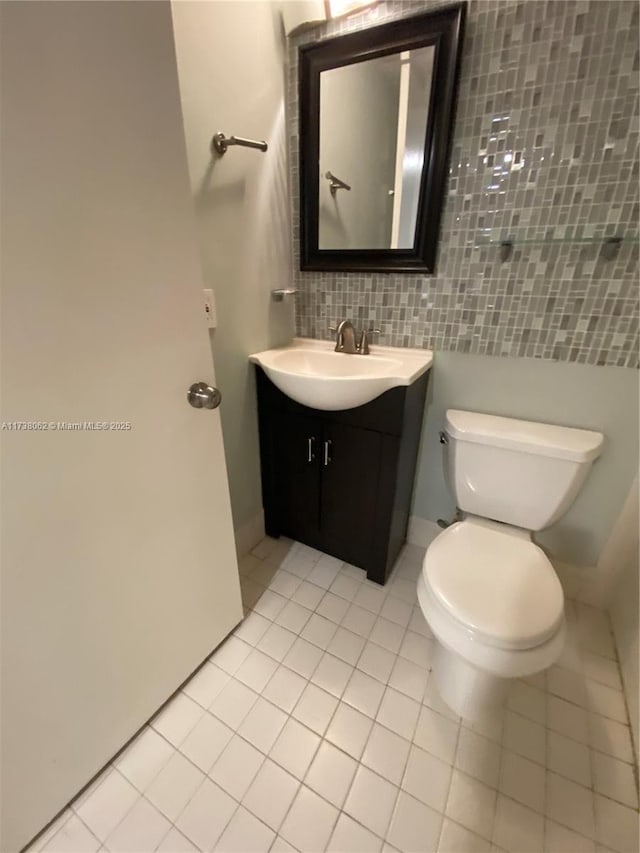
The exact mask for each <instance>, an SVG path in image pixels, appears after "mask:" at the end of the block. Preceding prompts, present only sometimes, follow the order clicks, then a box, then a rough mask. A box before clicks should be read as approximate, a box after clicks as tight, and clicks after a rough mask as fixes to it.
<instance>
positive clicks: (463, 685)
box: [433, 643, 513, 720]
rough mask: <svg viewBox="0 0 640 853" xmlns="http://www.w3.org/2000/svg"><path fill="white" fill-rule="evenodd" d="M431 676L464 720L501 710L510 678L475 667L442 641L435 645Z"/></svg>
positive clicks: (447, 700)
mask: <svg viewBox="0 0 640 853" xmlns="http://www.w3.org/2000/svg"><path fill="white" fill-rule="evenodd" d="M433 677H434V678H435V684H436V687H437V688H438V692H439V694H440V696H441V697H442V699H443V700H444V701H445V702H446V704H447V705H448V706H449V707H450V708H451V710H452V711H454V713H456V714H457V715H458V716H460V717H464V718H465V719H467V720H478V719H480V718H482V717H486V716H487V715H491V714H498V713H501V712H502V708H503V707H504V703H505V701H506V699H507V695H508V693H509V688H510V686H511V683H512V681H513V679H511V678H500V676H497V675H492V674H491V673H490V672H486V671H483V670H480V669H478V668H477V667H475V666H473V665H472V664H470V663H469V662H468V661H466V660H464V658H462V657H460V655H458V654H456V653H455V652H451V651H449V650H448V649H447V648H445V647H444V646H443V645H442V643H437V646H436V653H435V657H434V663H433Z"/></svg>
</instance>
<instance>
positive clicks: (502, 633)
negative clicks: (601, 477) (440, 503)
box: [417, 410, 603, 719]
mask: <svg viewBox="0 0 640 853" xmlns="http://www.w3.org/2000/svg"><path fill="white" fill-rule="evenodd" d="M441 440H442V442H443V444H444V446H445V471H446V475H447V480H448V483H449V486H450V488H451V489H452V491H453V492H454V495H455V496H456V499H457V503H458V507H459V508H460V510H461V511H462V513H463V518H464V520H462V521H458V522H457V523H455V524H452V525H451V526H450V527H448V528H447V529H446V530H445V531H444V532H443V533H441V534H440V535H439V536H438V537H437V538H436V539H435V540H434V541H433V542H432V543H431V545H430V546H429V548H428V549H427V552H426V554H425V558H424V563H423V568H422V572H421V574H420V577H419V579H418V590H417V592H418V601H419V603H420V607H421V609H422V612H423V614H424V616H425V619H426V620H427V622H428V624H429V626H430V628H431V630H432V632H433V634H434V636H435V638H436V640H437V647H436V654H435V658H434V678H435V683H436V686H437V688H438V690H439V692H440V695H441V696H442V698H443V699H444V701H445V702H446V703H447V704H448V705H449V707H450V708H451V709H452V710H454V711H455V712H456V713H457V714H459V715H460V716H462V717H466V718H470V719H474V718H477V717H479V716H482V715H484V714H486V713H488V712H495V711H497V710H498V709H499V708H500V706H501V705H502V704H503V703H504V700H505V698H506V696H507V693H508V689H509V686H510V684H511V682H512V680H513V679H516V678H522V677H526V676H528V675H533V674H535V673H537V672H540V671H542V670H544V669H546V668H547V667H549V666H551V665H552V664H553V663H555V661H556V660H557V659H558V658H559V656H560V654H561V652H562V648H563V645H564V639H565V633H566V626H565V618H564V596H563V592H562V587H561V585H560V581H559V580H558V577H557V575H556V572H555V569H554V568H553V566H552V564H551V563H550V562H549V560H548V558H547V556H546V555H545V553H544V552H543V551H542V549H541V548H540V547H539V546H538V545H536V544H535V543H534V542H533V540H532V532H533V531H535V530H540V529H542V528H543V527H546V526H548V525H549V524H551V523H553V521H555V520H556V519H557V518H559V517H560V516H561V515H562V514H563V513H564V512H565V511H566V509H567V508H568V507H569V506H570V504H571V502H572V501H573V499H574V498H575V495H576V494H577V492H578V490H579V488H580V486H581V485H582V483H583V482H584V480H585V478H586V476H587V473H588V469H589V468H590V467H591V464H592V463H593V461H594V460H595V459H596V458H597V456H598V455H599V453H600V449H601V446H602V442H603V436H602V435H601V434H600V433H594V432H590V431H587V430H577V429H574V428H569V427H557V426H551V425H548V424H537V423H533V422H527V421H518V420H514V419H510V418H503V417H496V416H493V415H483V414H478V413H473V412H459V411H456V410H450V411H448V412H447V423H446V430H445V432H444V433H443V434H442V438H441ZM483 509H485V510H486V511H487V516H489V514H490V517H485V516H484V515H483V514H482V510H483Z"/></svg>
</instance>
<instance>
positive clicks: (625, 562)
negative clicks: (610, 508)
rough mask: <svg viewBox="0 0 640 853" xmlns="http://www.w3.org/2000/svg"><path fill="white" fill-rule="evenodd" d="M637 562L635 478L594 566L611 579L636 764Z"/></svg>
mask: <svg viewBox="0 0 640 853" xmlns="http://www.w3.org/2000/svg"><path fill="white" fill-rule="evenodd" d="M638 559H639V554H638V478H637V477H636V479H635V481H634V483H633V485H632V487H631V491H630V492H629V496H628V498H627V500H626V502H625V505H624V507H623V510H622V512H621V513H620V516H619V518H618V521H617V523H616V525H615V527H614V529H613V532H612V534H611V538H610V539H609V542H607V545H606V547H605V549H604V551H603V553H602V556H601V559H600V561H599V564H598V565H599V568H600V569H601V571H602V572H603V573H604V576H605V577H608V578H611V594H612V602H611V606H610V609H609V613H610V616H611V625H612V627H613V633H614V635H615V638H616V646H617V649H618V659H619V661H620V670H621V672H622V682H623V686H624V692H625V696H626V698H627V707H628V708H629V717H630V719H631V728H632V729H633V739H634V744H635V749H636V760H637V761H640V732H639V731H638V728H639V725H640V723H639V720H638V716H639V713H640V711H639V707H638V705H639V703H638V693H639V690H640V686H639V684H638V654H639V649H638V631H639V627H638V595H639V585H638Z"/></svg>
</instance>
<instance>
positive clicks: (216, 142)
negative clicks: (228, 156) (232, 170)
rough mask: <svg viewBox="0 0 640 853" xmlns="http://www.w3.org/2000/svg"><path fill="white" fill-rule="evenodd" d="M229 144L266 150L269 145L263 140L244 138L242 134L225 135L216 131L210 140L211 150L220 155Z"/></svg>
mask: <svg viewBox="0 0 640 853" xmlns="http://www.w3.org/2000/svg"><path fill="white" fill-rule="evenodd" d="M231 145H241V146H242V147H243V148H257V149H258V150H259V151H266V150H267V148H268V147H269V146H268V145H267V143H266V142H265V141H264V140H263V141H259V140H256V139H244V138H243V137H242V136H225V135H224V133H221V132H218V133H216V134H215V135H214V137H213V139H212V140H211V150H212V151H215V152H216V153H217V154H219V155H220V156H221V157H222V155H223V154H224V153H225V151H226V150H227V148H229V147H230V146H231Z"/></svg>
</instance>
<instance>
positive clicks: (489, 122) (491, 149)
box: [287, 0, 638, 366]
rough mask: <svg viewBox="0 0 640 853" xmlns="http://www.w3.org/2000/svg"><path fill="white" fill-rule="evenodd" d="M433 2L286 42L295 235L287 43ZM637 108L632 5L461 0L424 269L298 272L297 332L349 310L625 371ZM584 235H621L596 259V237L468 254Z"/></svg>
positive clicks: (632, 356) (629, 345) (633, 354)
mask: <svg viewBox="0 0 640 853" xmlns="http://www.w3.org/2000/svg"><path fill="white" fill-rule="evenodd" d="M442 5H446V0H445V3H442V2H440V0H419V2H386V3H380V4H379V5H378V6H376V7H374V8H373V9H372V10H369V11H366V12H364V13H362V14H360V15H355V16H353V17H349V18H346V19H344V20H341V21H334V22H331V23H328V24H324V25H321V26H316V27H315V28H313V29H312V30H310V31H307V32H304V33H302V34H301V35H298V36H296V37H295V38H293V39H292V40H290V49H289V51H288V91H287V104H288V112H289V117H288V120H289V134H290V137H289V138H290V160H291V168H292V170H293V173H292V174H294V175H295V178H296V179H295V181H293V182H292V189H293V190H294V200H293V221H294V227H295V228H296V229H297V223H298V216H299V210H298V208H299V205H298V198H297V194H296V193H297V162H298V110H297V53H296V51H297V48H298V46H299V45H300V44H302V43H304V42H310V41H314V40H320V39H322V38H325V37H327V36H332V35H336V34H338V33H343V32H347V31H353V30H357V29H363V28H366V27H368V26H373V25H377V24H380V23H383V22H385V21H386V20H391V19H393V18H398V17H402V16H406V15H410V14H415V13H417V12H419V11H424V10H427V9H432V8H437V7H438V6H442ZM637 113H638V5H637V4H636V3H631V2H625V0H610V2H606V3H605V2H582V0H577V2H574V0H565V2H544V0H526V2H496V0H480V2H478V0H471V2H470V3H469V5H468V18H467V28H466V36H465V41H464V49H463V60H462V69H461V78H460V91H459V99H458V109H457V117H456V122H455V128H454V134H453V147H452V156H451V174H450V179H449V184H448V191H447V197H446V202H445V207H444V215H443V224H442V234H441V240H440V248H439V257H438V268H437V274H436V275H434V276H431V277H428V276H406V275H384V274H376V275H369V276H362V275H358V274H331V273H320V272H319V273H314V272H305V273H303V272H299V271H298V272H296V274H295V275H296V284H297V287H298V288H299V289H300V290H301V293H300V294H299V296H298V302H297V305H298V317H297V324H298V331H299V333H301V334H304V335H310V336H311V337H327V332H326V328H327V327H328V326H330V325H334V323H335V321H336V320H339V319H341V318H343V317H351V318H352V319H354V320H357V321H358V323H359V324H364V323H369V324H371V325H375V326H377V327H378V328H381V329H382V330H383V336H382V338H381V341H380V342H381V343H388V344H394V345H400V346H402V345H404V346H407V345H409V346H418V347H428V348H431V349H435V350H439V351H440V350H455V351H458V352H473V353H479V354H485V355H504V356H527V357H538V358H546V359H551V358H555V359H559V360H562V361H577V362H582V363H587V364H610V365H616V366H637V364H638V298H637V297H638V293H637V278H638V263H637V258H638V247H637V244H633V243H632V242H631V238H633V237H636V238H637V234H638V163H637V160H636V157H637V150H638V119H637ZM505 155H506V157H507V159H506V160H505ZM509 158H511V160H509ZM486 229H489V230H488V231H487V230H486ZM590 233H594V234H596V235H605V234H607V235H613V234H622V235H625V236H627V237H628V238H629V239H627V241H626V242H625V243H623V245H622V249H621V251H620V253H619V255H618V257H617V259H616V260H614V261H609V262H603V261H601V260H599V250H600V246H599V244H593V245H590V244H586V245H584V244H580V243H563V242H553V243H546V244H542V245H531V244H524V245H521V246H519V247H517V250H516V252H515V254H514V257H513V258H512V260H510V261H509V262H508V263H501V262H500V260H499V257H498V255H499V250H498V248H497V247H480V248H474V246H476V245H477V244H478V241H479V240H481V239H483V238H484V237H485V236H486V235H487V234H490V235H491V236H492V237H494V238H496V237H497V238H500V237H504V236H515V237H516V238H520V239H533V238H542V237H543V236H545V235H549V236H550V237H553V239H554V240H556V241H559V240H561V239H562V238H563V237H566V238H568V237H570V236H575V235H576V234H579V235H585V234H590ZM294 249H295V250H296V252H297V249H298V247H297V246H295V247H294ZM296 269H297V264H296Z"/></svg>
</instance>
